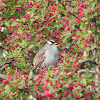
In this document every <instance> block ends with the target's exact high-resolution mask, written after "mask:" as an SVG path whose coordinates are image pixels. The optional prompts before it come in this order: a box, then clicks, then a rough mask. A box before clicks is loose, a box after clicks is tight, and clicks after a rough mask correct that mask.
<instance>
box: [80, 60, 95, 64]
mask: <svg viewBox="0 0 100 100" xmlns="http://www.w3.org/2000/svg"><path fill="white" fill-rule="evenodd" d="M86 62H89V63H94V64H96V61H95V60H91V59H86V60H83V61H81V62H80V63H81V65H82V64H84V63H86Z"/></svg>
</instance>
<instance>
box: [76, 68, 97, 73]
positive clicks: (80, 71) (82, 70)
mask: <svg viewBox="0 0 100 100" xmlns="http://www.w3.org/2000/svg"><path fill="white" fill-rule="evenodd" d="M77 72H78V73H82V72H86V70H85V69H81V70H79V71H77ZM89 72H90V73H94V74H95V71H92V70H89Z"/></svg>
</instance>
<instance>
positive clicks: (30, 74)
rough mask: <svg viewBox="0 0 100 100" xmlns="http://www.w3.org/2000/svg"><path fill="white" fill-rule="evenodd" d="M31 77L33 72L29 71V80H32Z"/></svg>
mask: <svg viewBox="0 0 100 100" xmlns="http://www.w3.org/2000/svg"><path fill="white" fill-rule="evenodd" d="M32 76H33V72H32V71H31V72H30V73H29V77H28V78H29V79H32Z"/></svg>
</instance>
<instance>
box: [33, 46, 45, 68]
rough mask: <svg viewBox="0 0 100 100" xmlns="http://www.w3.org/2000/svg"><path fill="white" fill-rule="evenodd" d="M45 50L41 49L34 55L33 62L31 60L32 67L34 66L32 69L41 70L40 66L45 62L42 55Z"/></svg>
mask: <svg viewBox="0 0 100 100" xmlns="http://www.w3.org/2000/svg"><path fill="white" fill-rule="evenodd" d="M45 51H46V49H44V48H42V49H41V50H39V52H38V53H37V54H36V56H35V58H34V60H33V65H34V68H33V70H34V69H36V68H41V67H42V66H41V65H42V63H43V62H44V60H45V56H44V53H45Z"/></svg>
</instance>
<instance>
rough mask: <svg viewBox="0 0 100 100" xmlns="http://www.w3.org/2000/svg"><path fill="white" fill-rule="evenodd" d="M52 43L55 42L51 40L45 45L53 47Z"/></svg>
mask: <svg viewBox="0 0 100 100" xmlns="http://www.w3.org/2000/svg"><path fill="white" fill-rule="evenodd" d="M54 43H55V42H54V41H52V40H50V41H48V42H47V44H49V45H53V44H54Z"/></svg>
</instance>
